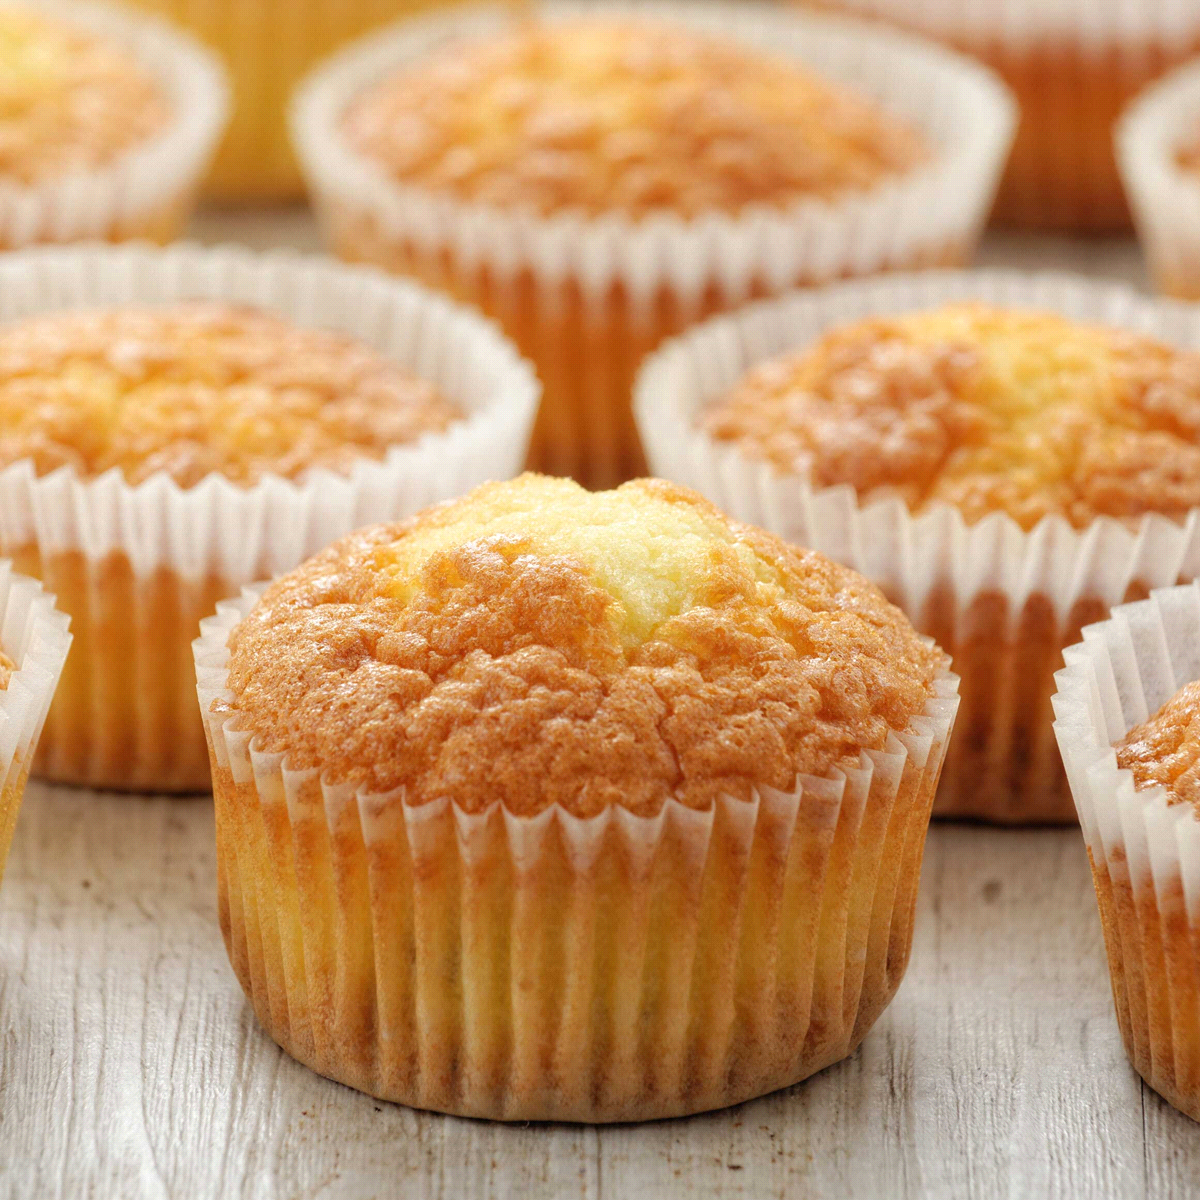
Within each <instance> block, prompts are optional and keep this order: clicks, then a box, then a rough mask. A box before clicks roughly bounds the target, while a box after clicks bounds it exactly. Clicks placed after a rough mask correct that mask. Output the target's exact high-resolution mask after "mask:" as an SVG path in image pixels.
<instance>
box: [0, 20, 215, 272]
mask: <svg viewBox="0 0 1200 1200" xmlns="http://www.w3.org/2000/svg"><path fill="white" fill-rule="evenodd" d="M226 108H227V98H226V87H225V82H224V79H223V77H222V73H221V69H220V67H219V65H218V63H217V61H216V59H215V58H214V57H213V56H212V55H211V54H209V53H208V52H207V51H205V50H203V49H202V48H201V47H200V46H199V45H198V44H197V43H195V42H193V41H192V40H191V39H190V38H188V37H186V36H185V35H183V34H180V33H177V32H175V31H174V30H172V29H170V28H169V27H168V26H167V25H166V24H164V23H163V22H161V21H156V20H153V19H151V18H148V17H145V16H142V15H140V14H137V13H131V12H128V11H126V10H122V9H119V8H110V7H108V6H105V5H93V4H89V3H83V2H82V0H80V2H76V0H46V2H44V3H36V4H34V3H25V2H24V0H19V2H14V0H4V2H3V3H0V248H2V249H13V248H14V247H20V246H25V245H28V244H30V243H33V242H70V241H84V240H94V239H101V240H106V241H118V240H123V239H127V238H147V239H150V240H152V241H160V242H162V241H169V240H170V239H171V238H172V237H175V236H177V235H178V233H179V232H180V231H181V230H182V229H183V227H184V226H185V225H186V223H187V221H188V218H189V217H190V215H191V210H192V207H193V204H194V201H195V198H196V191H197V188H198V185H199V182H200V180H201V178H202V177H203V175H204V173H205V171H206V169H207V167H208V164H209V161H210V159H211V156H212V152H213V150H214V148H215V146H216V143H217V139H218V138H219V137H220V134H221V130H222V129H223V127H224V123H225V117H226Z"/></svg>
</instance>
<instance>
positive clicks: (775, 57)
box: [293, 3, 1013, 486]
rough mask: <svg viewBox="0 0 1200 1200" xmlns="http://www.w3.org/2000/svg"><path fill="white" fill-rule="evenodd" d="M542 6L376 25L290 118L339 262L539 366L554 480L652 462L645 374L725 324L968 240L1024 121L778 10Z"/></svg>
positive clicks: (541, 451) (540, 432) (878, 41)
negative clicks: (746, 303) (498, 334)
mask: <svg viewBox="0 0 1200 1200" xmlns="http://www.w3.org/2000/svg"><path fill="white" fill-rule="evenodd" d="M528 11H529V13H531V14H532V15H533V18H534V19H531V20H524V21H522V20H518V19H517V18H516V17H514V15H513V11H512V10H511V9H508V8H505V7H504V6H499V5H497V6H492V7H488V8H478V7H472V8H469V9H462V10H458V11H456V12H454V13H450V14H444V15H441V16H439V17H436V18H428V19H423V20H419V21H415V22H411V23H408V24H405V25H400V26H397V27H395V28H394V29H391V30H389V31H387V32H385V33H382V34H380V35H378V36H375V37H373V38H368V39H366V40H365V41H363V42H362V43H361V44H359V45H356V46H354V47H352V48H351V49H349V50H347V51H346V52H344V53H343V54H342V55H340V56H338V57H336V58H335V59H333V60H332V61H331V62H329V63H328V64H326V65H324V66H323V67H321V68H320V69H319V70H318V71H317V72H316V73H315V74H314V75H313V77H312V78H311V79H310V80H308V82H307V83H306V84H305V85H304V86H303V88H302V89H301V91H300V93H299V94H298V99H297V101H296V104H295V108H294V117H293V128H294V136H295V140H296V145H297V149H298V151H299V154H300V157H301V159H302V161H303V164H304V168H305V172H306V175H307V177H308V180H309V184H310V187H311V190H312V195H313V198H314V201H315V203H316V205H317V209H318V213H319V215H320V216H321V218H322V221H323V224H324V226H325V230H326V233H327V236H328V239H329V241H330V243H331V245H332V246H333V247H334V248H335V249H336V250H337V252H338V253H339V254H340V255H342V256H343V257H345V258H349V259H356V260H365V261H371V262H377V263H381V264H383V265H385V266H387V267H388V268H390V269H391V270H394V271H397V272H402V273H406V274H412V275H415V276H417V277H419V278H421V279H423V280H425V281H427V282H429V283H432V284H434V285H436V286H438V287H442V288H445V289H446V290H448V291H450V292H452V293H454V294H455V295H457V296H459V297H461V298H463V299H466V300H469V301H471V302H473V303H475V304H477V305H479V306H480V307H482V308H483V309H484V310H485V311H487V312H489V313H491V314H492V315H494V316H496V317H497V318H498V319H499V320H500V321H501V323H502V324H503V325H504V327H505V328H506V329H507V330H508V331H509V333H510V334H511V335H512V336H513V338H514V339H515V340H516V342H517V343H518V345H519V346H520V347H521V348H522V349H523V350H524V351H525V353H527V354H528V355H529V356H530V357H531V358H532V359H533V360H534V362H535V363H536V365H537V367H538V371H539V374H540V375H541V378H542V381H543V384H544V386H545V400H544V403H543V407H542V410H541V413H540V416H539V421H538V425H537V429H536V431H535V435H534V444H533V449H532V455H531V463H532V464H533V465H535V466H537V467H538V468H540V469H543V470H548V471H551V472H554V473H556V474H569V475H573V476H575V477H576V478H577V479H579V480H581V481H583V482H585V483H588V484H590V485H593V486H601V485H607V484H611V483H614V482H616V481H618V480H620V479H624V478H628V477H629V476H631V475H636V474H639V473H641V472H642V471H644V469H645V460H644V457H643V455H642V452H641V448H640V446H639V443H638V440H637V435H636V430H635V428H634V425H633V422H632V418H631V414H630V408H629V389H630V384H631V381H632V377H633V373H634V371H635V369H636V366H637V363H638V362H639V360H640V359H641V357H642V356H643V355H644V354H645V353H646V351H647V350H649V349H650V348H652V347H653V346H654V345H655V344H656V343H657V342H658V341H659V340H660V339H661V338H662V337H663V336H664V335H666V334H668V333H670V332H673V331H675V330H677V329H679V328H681V327H682V326H684V325H686V324H688V323H689V322H691V321H693V320H695V319H697V318H699V317H701V316H703V315H705V314H706V313H709V312H712V311H714V310H717V309H721V308H726V307H729V306H730V305H732V304H735V303H737V302H739V301H741V300H744V299H747V298H748V297H751V296H754V295H759V294H764V293H769V292H776V291H779V290H781V289H783V288H786V287H790V286H793V285H795V284H807V283H817V282H821V281H824V280H828V279H831V278H836V277H838V276H842V275H858V274H866V273H871V272H876V271H882V270H888V269H894V268H897V267H904V266H909V267H914V266H932V265H936V264H946V263H957V262H961V261H963V260H965V259H967V258H969V257H970V255H971V254H972V252H973V250H974V247H975V243H976V239H977V237H978V235H979V231H980V227H981V224H982V222H983V220H984V217H985V215H986V212H987V210H988V208H989V206H990V203H991V197H992V191H993V187H994V185H995V181H996V178H997V176H998V173H999V171H1000V168H1001V165H1002V163H1003V159H1004V155H1005V153H1006V150H1007V147H1008V141H1009V136H1010V132H1011V128H1012V121H1013V110H1012V105H1011V102H1010V100H1009V98H1008V96H1007V94H1006V92H1005V91H1004V89H1003V88H1002V87H1001V85H999V84H998V83H997V82H996V81H995V80H994V79H993V77H992V76H990V75H989V74H988V73H986V72H985V71H983V70H982V69H980V68H978V67H977V66H975V65H974V64H972V63H970V62H969V61H968V60H965V59H962V58H959V57H957V56H954V55H952V54H950V53H948V52H946V51H943V50H941V49H939V48H937V47H935V46H932V45H930V44H928V43H925V42H919V41H916V40H913V39H910V38H905V37H903V36H901V35H898V34H893V33H890V32H886V31H881V30H878V29H870V28H867V27H865V26H863V25H861V24H855V23H850V24H846V23H844V22H838V21H831V20H828V19H820V18H816V17H806V16H803V15H800V14H796V13H794V12H789V11H787V10H784V9H772V8H768V7H763V6H759V5H757V4H735V5H722V4H695V5H686V4H670V3H663V4H646V5H639V6H637V7H636V9H631V8H629V7H626V6H621V5H607V4H548V5H542V4H538V5H534V6H532V7H531V8H530V9H529V10H528Z"/></svg>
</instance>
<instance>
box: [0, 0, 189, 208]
mask: <svg viewBox="0 0 1200 1200" xmlns="http://www.w3.org/2000/svg"><path fill="white" fill-rule="evenodd" d="M169 116H170V110H169V107H168V104H167V99H166V97H165V96H164V95H163V92H162V89H161V87H160V86H159V84H158V83H157V81H156V80H155V79H154V77H153V76H152V75H151V74H150V72H148V71H147V70H145V68H143V67H142V65H141V64H140V63H139V62H138V61H137V59H136V58H135V57H134V55H132V54H131V53H129V52H128V51H127V50H125V49H124V48H123V47H121V46H119V45H116V44H114V43H113V42H111V41H110V40H108V39H105V38H101V37H97V36H96V35H95V34H92V33H89V32H87V31H85V30H82V29H78V28H75V27H73V26H71V25H69V24H67V23H65V22H60V21H54V20H49V19H47V18H44V17H41V16H38V15H36V14H35V13H33V12H32V11H29V10H26V9H13V8H5V9H4V10H3V11H0V179H5V180H7V181H9V182H14V183H20V184H26V185H29V184H37V183H43V182H45V181H47V180H50V179H57V178H61V177H62V176H66V175H70V174H72V173H75V172H78V171H87V170H91V169H95V168H97V167H102V166H104V165H105V164H106V163H108V162H110V161H111V160H112V159H114V158H116V157H117V156H118V155H119V154H121V153H123V152H124V151H127V150H129V149H130V148H131V147H134V146H136V145H137V144H138V143H140V142H145V141H147V140H148V139H150V138H152V137H154V136H155V134H157V133H159V132H160V131H161V130H162V129H163V127H164V126H165V125H166V123H167V120H168V119H169Z"/></svg>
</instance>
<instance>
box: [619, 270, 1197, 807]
mask: <svg viewBox="0 0 1200 1200" xmlns="http://www.w3.org/2000/svg"><path fill="white" fill-rule="evenodd" d="M1198 341H1200V329H1198V328H1197V323H1196V319H1195V315H1194V313H1192V311H1191V310H1190V309H1189V308H1188V307H1187V306H1184V305H1180V304H1172V303H1169V302H1164V301H1160V302H1156V301H1153V300H1149V299H1146V298H1143V297H1141V296H1139V295H1137V294H1136V293H1134V292H1132V291H1128V290H1125V289H1122V288H1119V287H1113V286H1111V285H1103V284H1097V283H1092V282H1089V281H1086V280H1082V279H1073V278H1071V277H1066V276H1054V275H1045V276H1023V275H1018V274H1005V273H999V272H997V273H991V272H979V273H974V274H972V273H967V272H964V273H953V272H946V273H940V272H928V273H926V274H925V275H912V276H908V277H899V276H898V277H894V278H892V279H880V280H875V281H867V282H862V283H858V284H845V285H839V286H837V287H835V288H831V289H828V290H826V291H824V292H814V293H810V294H807V295H806V294H801V293H798V294H796V295H795V296H794V297H791V298H788V299H783V300H778V301H767V302H763V303H761V304H758V305H752V306H750V307H749V308H747V309H746V310H744V311H743V312H741V313H738V314H735V315H734V316H731V317H726V318H719V319H717V320H714V321H712V322H711V323H709V324H708V325H707V326H702V327H700V328H699V329H697V330H694V331H692V332H690V333H688V334H685V335H684V336H683V337H681V338H680V339H678V340H677V341H676V342H674V343H671V344H670V345H668V346H667V347H665V348H664V349H663V350H662V351H661V353H660V354H658V355H655V356H654V357H653V358H652V359H651V360H650V361H649V363H648V364H647V366H646V368H645V370H644V371H643V374H642V376H641V378H640V380H639V383H638V398H637V408H638V417H639V421H640V423H641V427H642V431H643V434H644V437H645V440H646V444H647V449H648V451H649V454H650V461H651V466H652V469H653V470H654V472H655V473H656V474H659V475H662V476H664V477H665V478H669V479H677V480H679V481H680V482H682V483H686V484H689V485H690V486H693V487H696V488H698V489H699V490H700V491H702V492H704V493H705V494H706V495H707V496H709V498H710V499H712V500H714V501H715V502H716V503H718V504H720V505H722V506H723V507H724V508H726V509H727V510H728V511H730V512H732V513H734V514H736V515H737V516H738V517H740V518H741V519H743V520H749V521H754V522H756V523H760V524H763V525H765V526H766V527H767V528H769V529H771V530H773V531H774V532H776V533H778V534H780V535H782V536H784V537H786V538H788V539H789V540H791V541H795V542H797V543H799V544H801V545H807V546H812V547H814V548H815V549H818V550H820V551H822V552H823V553H825V554H828V555H830V556H831V557H833V558H835V559H837V560H838V561H841V562H845V563H847V564H849V565H850V566H853V567H854V568H855V569H856V570H859V571H861V572H862V573H863V574H864V575H866V576H867V577H868V578H870V579H873V580H875V581H876V582H877V583H879V584H880V586H881V587H883V589H884V591H885V592H886V593H887V594H888V596H889V597H890V598H891V599H893V600H894V601H896V602H897V603H898V604H900V605H901V607H903V608H904V609H905V611H906V612H907V613H908V614H909V616H910V617H911V618H912V619H913V621H914V622H915V624H916V625H917V627H918V628H919V629H921V630H922V631H923V632H926V633H928V634H930V635H931V636H933V637H935V638H936V639H937V640H938V643H939V644H940V645H942V646H944V647H945V648H946V650H947V651H948V652H949V653H950V654H951V656H952V657H953V660H954V664H955V669H956V671H957V672H958V674H959V675H960V676H961V677H962V698H963V699H962V711H961V713H960V716H959V723H958V731H957V734H956V737H955V741H954V745H953V746H952V747H951V751H950V755H949V757H948V759H947V763H946V770H945V775H944V778H943V783H942V790H941V792H940V794H939V796H938V803H937V809H936V811H938V812H940V813H944V814H947V815H953V816H968V817H977V818H984V819H988V820H994V821H1002V822H1007V823H1016V822H1035V821H1041V822H1054V821H1067V820H1072V819H1074V806H1073V804H1072V802H1071V799H1070V795H1069V793H1068V791H1067V787H1066V779H1065V777H1064V775H1063V770H1062V763H1061V760H1060V757H1059V754H1058V751H1057V747H1056V746H1055V744H1054V739H1053V736H1052V731H1051V719H1050V698H1051V695H1052V693H1053V684H1052V679H1053V674H1054V672H1055V671H1056V670H1057V669H1058V668H1059V666H1061V653H1062V648H1063V646H1065V645H1068V644H1070V643H1071V642H1073V641H1075V640H1076V639H1077V638H1078V636H1079V629H1080V627H1081V626H1082V625H1084V624H1085V623H1087V622H1088V621H1095V620H1097V619H1099V618H1100V617H1101V616H1103V615H1104V614H1105V613H1106V612H1107V611H1108V609H1109V608H1110V607H1111V606H1112V605H1113V604H1118V603H1120V602H1121V601H1123V600H1127V599H1131V598H1135V597H1138V596H1144V595H1146V593H1147V592H1148V591H1149V589H1150V588H1152V587H1157V586H1161V585H1163V584H1167V583H1175V582H1177V581H1179V580H1187V579H1192V578H1195V577H1196V575H1197V574H1200V354H1198V353H1197V352H1196V350H1195V349H1194V347H1195V346H1196V345H1197V342H1198Z"/></svg>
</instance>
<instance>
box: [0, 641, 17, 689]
mask: <svg viewBox="0 0 1200 1200" xmlns="http://www.w3.org/2000/svg"><path fill="white" fill-rule="evenodd" d="M16 669H17V664H16V663H15V662H13V660H12V659H11V658H9V657H8V655H7V654H5V653H4V651H3V650H0V692H3V691H7V690H8V684H9V681H10V680H11V679H12V676H13V672H14V671H15V670H16Z"/></svg>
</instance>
